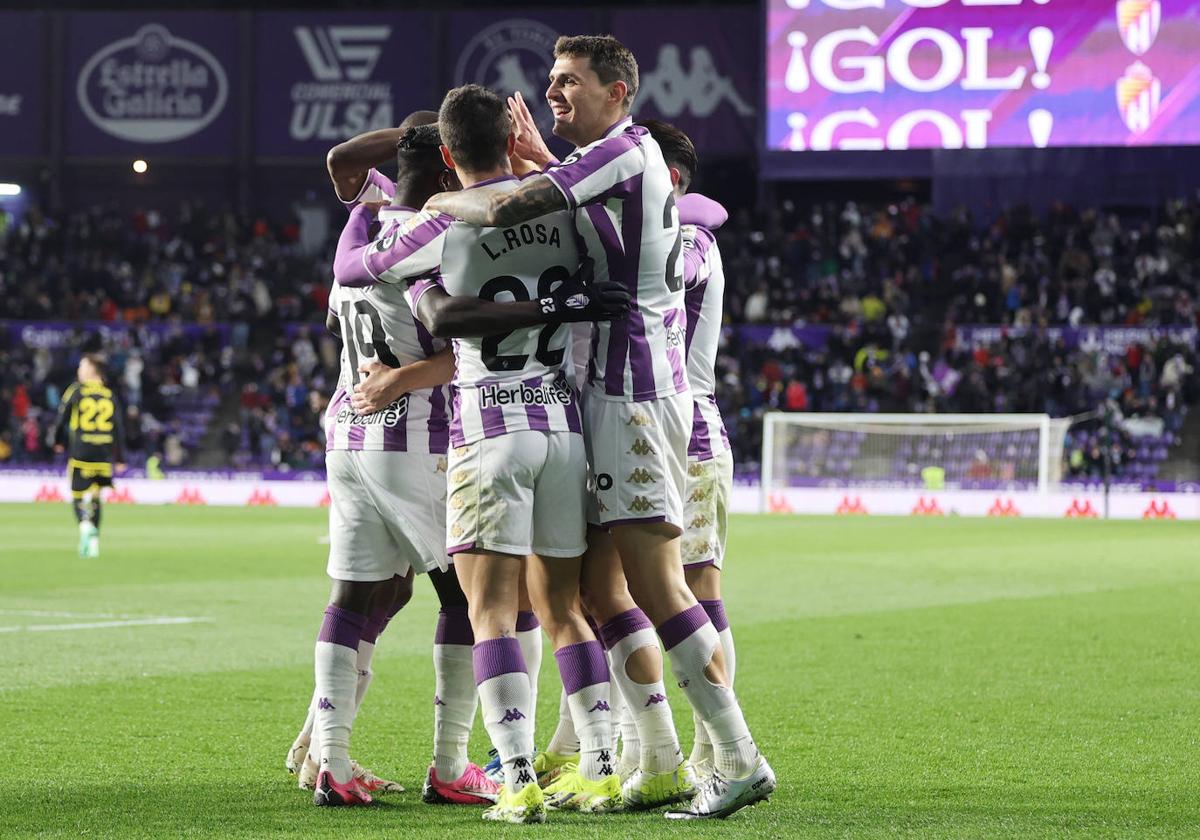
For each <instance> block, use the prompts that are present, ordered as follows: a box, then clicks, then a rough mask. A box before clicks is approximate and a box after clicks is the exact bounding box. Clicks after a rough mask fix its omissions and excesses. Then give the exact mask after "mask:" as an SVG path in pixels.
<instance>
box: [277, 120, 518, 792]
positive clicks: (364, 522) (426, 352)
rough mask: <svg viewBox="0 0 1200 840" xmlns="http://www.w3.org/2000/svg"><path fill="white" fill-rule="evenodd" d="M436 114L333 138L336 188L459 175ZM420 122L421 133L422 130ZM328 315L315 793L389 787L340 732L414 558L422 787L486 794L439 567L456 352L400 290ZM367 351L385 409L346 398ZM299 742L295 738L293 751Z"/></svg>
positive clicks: (343, 298) (419, 188)
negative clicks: (336, 359)
mask: <svg viewBox="0 0 1200 840" xmlns="http://www.w3.org/2000/svg"><path fill="white" fill-rule="evenodd" d="M434 116H435V115H433V114H430V113H429V112H425V113H424V114H421V113H418V114H415V115H413V116H412V117H410V118H409V119H408V120H406V121H405V123H403V124H402V125H401V126H400V128H399V129H395V130H386V131H384V132H373V133H372V134H370V135H365V136H363V137H361V138H356V139H355V140H354V141H349V142H348V143H347V144H343V145H342V146H341V147H338V149H337V150H335V151H336V154H331V155H330V161H329V164H330V167H329V168H330V175H331V177H332V178H333V181H334V184H335V187H336V189H337V191H338V193H339V197H341V198H343V199H344V200H345V199H346V196H348V195H349V196H353V198H351V199H349V200H347V203H348V204H351V205H354V204H357V203H358V202H359V201H360V200H362V199H363V198H364V197H368V198H387V197H389V196H390V197H391V198H392V207H391V208H389V209H387V210H381V214H382V215H383V216H384V217H385V218H387V217H388V216H389V214H393V215H394V216H396V217H399V218H403V217H404V216H406V215H411V214H412V213H413V211H412V210H411V209H405V208H406V207H411V206H412V205H414V204H420V203H421V202H422V201H423V200H424V199H425V198H426V197H427V196H428V195H429V194H430V193H431V192H433V191H435V190H437V189H439V188H442V189H444V188H446V187H447V186H457V182H456V180H455V179H454V177H453V173H450V172H448V171H447V170H446V168H445V167H444V166H442V165H441V161H440V156H439V155H438V153H437V146H438V142H437V134H436V128H435V127H433V126H428V125H427V123H428V122H429V120H430V119H432V118H433V117H434ZM422 125H424V126H425V128H426V131H425V135H428V136H425V138H424V140H422V132H421V128H420V127H419V126H422ZM397 135H399V136H400V143H399V146H397ZM356 141H357V142H356ZM389 148H390V149H391V150H392V151H387V150H388V149H389ZM392 153H395V154H396V156H397V160H398V163H399V175H398V178H399V180H398V182H397V184H396V185H395V186H393V185H392V184H391V182H389V181H388V180H387V179H386V178H384V177H382V176H381V175H380V174H379V172H378V171H377V170H375V169H374V168H373V166H374V165H375V164H376V163H381V162H382V159H383V158H384V156H385V155H390V154H392ZM356 162H357V166H358V169H359V175H358V176H357V177H355V175H354V173H353V172H351V173H349V174H348V175H347V174H346V172H345V170H346V169H347V168H351V169H353V168H354V167H355V166H356ZM364 162H365V165H364ZM328 323H329V326H330V328H331V329H333V330H334V331H335V332H338V333H339V334H340V335H341V337H342V340H343V341H342V354H341V376H340V380H339V388H338V391H337V392H336V393H335V394H334V397H333V399H332V400H331V402H330V405H329V408H328V410H327V413H326V437H327V450H328V451H327V456H326V465H327V469H328V473H329V488H330V496H331V504H330V529H329V530H330V557H329V574H330V577H331V578H333V580H334V585H333V593H332V597H331V603H330V606H329V608H328V609H327V610H326V613H325V620H324V622H323V624H322V628H321V632H320V635H319V636H318V640H317V645H316V652H315V655H316V691H315V694H314V701H315V702H314V707H313V710H312V717H313V719H314V723H313V724H312V728H313V732H312V737H311V743H310V744H309V745H308V756H307V758H308V760H309V761H316V762H319V772H318V773H317V774H316V779H315V783H314V788H315V789H314V794H313V799H314V802H315V803H316V804H318V805H361V804H368V803H370V801H371V797H370V792H371V789H372V788H373V789H375V790H389V789H391V790H394V789H396V788H397V787H398V785H395V783H389V782H387V781H386V780H380V779H377V778H376V777H374V776H373V774H370V773H369V772H364V771H362V770H361V768H358V767H357V765H355V764H354V763H353V762H351V761H350V759H349V737H350V729H351V725H352V723H353V719H354V715H355V713H356V711H357V708H358V706H359V705H360V703H361V702H362V696H363V694H364V692H365V691H366V687H367V685H368V684H369V682H370V676H371V671H370V660H371V657H372V654H373V652H374V644H375V641H376V639H377V638H378V635H379V633H380V632H382V630H383V628H384V627H385V626H386V623H387V620H388V619H389V618H390V617H391V615H393V614H394V613H395V612H396V610H398V609H399V608H400V607H401V606H403V604H404V603H406V602H407V600H408V598H409V597H411V580H412V571H413V570H417V571H427V572H430V576H431V578H433V582H434V586H435V588H436V589H437V591H438V595H439V599H440V600H441V602H442V611H441V614H440V615H439V620H438V630H437V635H436V637H435V644H434V665H435V675H436V676H435V678H436V681H437V688H436V691H435V700H434V703H435V708H434V761H433V764H432V765H431V766H430V769H429V774H428V777H427V779H426V785H425V789H424V791H423V796H424V798H425V799H426V801H435V802H461V803H481V804H482V803H488V802H490V801H492V800H494V798H495V793H496V786H495V785H494V784H493V783H491V782H490V781H488V780H487V779H486V778H485V777H484V776H483V773H482V771H481V770H480V768H479V767H478V766H476V765H473V764H470V763H469V762H468V761H467V758H466V747H467V741H468V738H469V736H470V729H471V724H472V721H473V718H474V715H475V690H474V685H473V683H472V682H471V680H470V672H469V669H467V668H464V667H463V665H464V654H465V657H467V658H469V656H470V650H471V648H470V645H471V642H472V639H471V636H470V626H469V623H468V622H467V616H466V599H465V596H464V595H463V594H462V590H461V587H459V586H458V585H457V581H456V578H455V577H454V575H453V573H452V572H450V573H447V570H446V555H445V551H444V550H443V547H442V536H443V534H444V530H445V452H446V445H447V440H448V437H449V418H448V416H447V412H446V395H445V392H444V390H443V388H442V386H443V385H444V383H445V382H447V381H448V380H449V378H450V376H451V375H452V371H453V358H452V356H451V355H450V354H449V351H448V350H447V349H445V348H444V346H443V345H444V342H439V341H437V340H435V339H434V338H433V337H432V336H430V335H429V334H428V332H427V331H425V330H424V329H423V328H421V326H420V325H419V324H418V323H416V322H415V320H414V319H413V317H412V314H411V311H410V310H409V307H408V303H407V301H406V300H405V298H404V295H403V292H402V290H399V289H394V288H391V287H377V288H361V289H355V288H348V287H341V286H335V288H334V290H333V293H332V294H331V297H330V312H329V318H328ZM368 359H371V360H374V361H377V362H379V363H381V364H382V365H383V366H384V367H386V368H388V369H390V371H389V373H388V374H387V376H388V377H389V381H390V385H391V387H392V389H393V390H394V391H395V392H396V396H395V399H394V400H393V401H392V402H391V403H390V404H388V405H387V406H386V407H384V408H383V409H382V410H380V411H377V412H374V413H371V414H368V415H362V414H359V413H357V412H355V411H354V410H353V409H352V408H351V400H352V394H353V390H354V389H355V388H356V387H357V386H359V385H361V384H362V375H363V371H364V370H370V369H372V368H371V367H370V366H368V365H364V364H363V362H364V360H368ZM392 371H394V373H393V372H392ZM378 375H381V376H383V375H385V374H383V373H382V372H379V374H378ZM468 661H469V659H468ZM464 676H465V679H464ZM306 726H307V725H306ZM302 736H303V733H302ZM302 741H303V737H301V738H298V739H297V745H296V746H294V747H293V754H294V752H295V750H296V749H298V748H302V746H301V745H302ZM290 757H291V754H290ZM293 760H294V759H293ZM308 766H310V765H308V764H307V762H306V768H302V771H301V784H302V786H303V784H304V781H305V778H304V776H305V773H306V771H307V772H311V771H310V770H307V767H308ZM443 780H445V781H443Z"/></svg>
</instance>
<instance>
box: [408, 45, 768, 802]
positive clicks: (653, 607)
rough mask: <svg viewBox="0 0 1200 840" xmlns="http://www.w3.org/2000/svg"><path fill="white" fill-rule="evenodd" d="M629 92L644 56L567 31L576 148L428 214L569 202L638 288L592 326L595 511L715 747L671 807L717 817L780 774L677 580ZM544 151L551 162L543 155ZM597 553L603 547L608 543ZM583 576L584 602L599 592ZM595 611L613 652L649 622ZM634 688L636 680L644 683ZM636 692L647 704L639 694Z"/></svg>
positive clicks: (557, 119)
mask: <svg viewBox="0 0 1200 840" xmlns="http://www.w3.org/2000/svg"><path fill="white" fill-rule="evenodd" d="M636 92H637V63H636V61H635V60H634V58H633V55H632V54H631V53H630V52H629V50H628V49H626V48H625V47H624V46H623V45H621V44H620V43H619V42H617V41H616V40H615V39H613V38H611V37H607V36H578V37H572V38H560V39H559V40H558V42H557V43H556V44H555V63H554V67H553V68H552V70H551V76H550V87H549V89H548V90H547V93H546V98H547V100H548V101H549V103H550V106H551V110H552V111H553V113H554V132H555V133H556V134H557V135H559V136H560V137H563V138H564V139H567V140H569V141H571V142H573V143H575V144H576V146H577V148H576V151H575V152H574V153H572V154H571V155H569V156H568V157H567V159H566V160H565V161H563V162H562V163H561V164H559V165H555V166H550V167H549V168H548V169H547V170H546V171H545V174H543V175H540V176H533V177H529V178H526V179H525V180H524V181H522V182H521V185H520V186H519V187H518V188H516V189H507V190H497V189H487V190H467V191H464V192H462V193H441V194H439V195H437V196H434V197H433V198H432V199H431V200H430V201H429V202H428V203H427V204H426V208H427V209H429V210H433V211H438V212H444V213H449V214H451V215H453V216H455V217H456V218H458V219H460V220H462V221H463V222H468V223H471V224H476V225H483V226H501V227H511V226H513V225H518V224H520V223H522V222H527V221H528V220H530V219H532V218H535V217H537V216H540V215H543V214H545V213H548V212H553V211H555V210H562V209H571V210H575V211H576V212H575V218H576V227H577V229H578V231H579V233H580V235H581V237H582V238H583V240H584V242H585V244H586V248H587V253H588V255H589V256H591V257H593V258H595V259H596V276H597V277H598V278H611V279H613V280H617V281H619V282H621V283H623V284H625V285H626V287H627V288H628V289H629V290H630V293H631V295H633V297H634V300H635V303H636V306H635V309H634V311H632V312H631V313H630V315H629V317H628V318H626V319H624V320H623V321H620V322H616V323H614V324H611V325H608V324H598V325H597V327H596V330H595V332H594V335H593V345H592V346H593V351H594V352H593V359H592V364H591V370H590V371H589V381H590V387H589V390H588V394H587V400H586V402H585V407H584V408H585V426H586V429H587V437H588V442H589V456H590V459H591V469H592V474H593V477H594V480H595V487H596V492H595V501H596V506H597V513H598V516H597V519H598V524H600V525H603V526H606V527H608V528H609V529H610V532H611V544H612V546H613V547H615V549H616V551H617V553H618V554H619V556H620V561H621V566H622V568H623V569H624V573H625V577H626V579H627V580H628V585H629V589H630V592H631V593H632V595H633V598H634V600H635V601H636V602H637V603H638V605H639V606H640V607H641V608H642V610H644V611H645V613H646V614H647V615H648V616H649V618H650V619H651V620H652V621H653V622H654V624H655V625H656V626H657V630H658V634H659V637H660V638H661V639H662V641H663V644H664V646H665V647H666V649H667V651H668V654H669V655H670V658H671V664H672V668H673V671H674V673H675V677H676V679H677V680H678V682H679V684H680V686H681V687H682V688H683V690H684V693H685V694H686V696H687V697H688V700H689V701H690V702H691V704H692V707H693V708H694V709H695V710H696V712H697V713H698V714H699V715H700V717H701V720H702V721H703V722H704V725H705V726H706V728H707V729H708V731H709V734H710V736H711V738H712V741H713V747H714V758H715V765H716V766H715V769H714V772H713V774H712V775H711V776H710V777H709V779H707V780H706V782H705V784H704V786H703V787H702V788H701V789H700V790H699V792H698V793H697V795H696V796H695V797H694V799H693V800H692V802H691V805H690V806H689V807H687V808H686V809H683V810H679V811H672V812H669V813H668V815H667V816H668V817H672V818H679V819H694V818H706V817H724V816H727V815H729V814H731V813H733V812H735V811H737V810H739V809H741V808H743V807H745V806H747V805H749V804H751V803H753V802H756V801H758V800H760V799H764V798H766V797H767V796H769V794H770V793H771V791H772V790H773V789H774V787H775V777H774V774H773V772H772V771H771V768H770V766H769V765H768V764H767V762H766V760H765V758H764V757H763V756H762V755H761V754H760V753H759V752H758V749H757V747H756V746H755V745H754V742H753V740H752V738H751V736H750V732H749V729H748V728H747V726H746V723H745V720H744V718H743V716H742V712H741V708H740V707H739V705H738V703H737V700H736V698H735V697H734V694H733V691H732V689H730V688H729V685H728V676H727V674H726V669H725V663H724V659H725V657H724V654H723V652H722V650H721V644H720V638H719V636H718V633H717V631H716V629H715V628H714V627H713V625H712V622H711V621H710V620H709V618H708V615H707V614H706V613H705V611H704V608H703V607H702V606H700V605H699V604H698V603H697V601H696V598H695V596H693V595H692V592H691V590H690V589H689V588H688V586H687V582H686V580H685V579H684V575H683V567H682V560H681V553H680V535H681V533H682V529H683V526H684V519H683V493H684V483H685V474H686V466H685V464H686V458H687V446H688V440H689V438H690V432H691V426H692V400H691V396H690V394H689V392H688V384H687V377H686V372H685V367H684V350H683V345H684V343H685V341H686V321H685V314H684V311H683V305H684V302H683V270H682V250H683V242H682V236H681V234H680V231H679V224H678V219H677V213H676V209H675V197H674V189H673V185H672V184H671V177H670V173H669V171H668V168H667V166H666V164H665V163H664V161H663V159H662V153H661V151H660V149H659V147H658V144H657V143H655V142H654V140H653V138H651V137H650V135H649V132H648V131H647V130H646V129H645V128H641V127H638V126H634V125H633V124H632V120H631V119H630V117H629V109H630V106H631V104H632V101H633V97H634V95H635V94H636ZM544 161H545V162H546V163H549V161H550V155H549V151H548V150H546V151H545V152H544ZM537 162H541V161H537ZM589 550H590V551H592V552H598V553H608V552H609V548H608V546H607V545H606V541H605V540H603V539H599V540H596V541H594V542H592V543H591V544H590V546H589ZM602 565H603V564H602V563H598V567H602ZM585 583H586V584H587V594H588V596H589V599H590V596H591V595H592V594H593V593H595V592H598V591H599V590H596V589H594V588H593V587H592V586H591V585H590V583H588V582H587V581H585ZM589 606H592V604H591V602H590V600H589ZM593 609H595V607H593ZM594 614H596V613H594ZM597 617H598V618H604V619H607V620H608V623H609V633H608V634H607V635H608V639H606V641H607V640H611V641H612V644H610V653H611V652H612V651H613V649H618V650H619V645H620V643H621V642H622V641H623V640H624V639H625V638H626V637H629V636H632V635H634V634H636V633H638V632H641V631H643V630H645V629H647V628H645V627H644V626H640V624H639V623H638V622H634V621H621V622H619V623H618V624H616V625H613V622H614V621H617V619H619V618H621V617H620V616H605V615H603V613H602V612H599V614H597ZM602 629H603V628H602ZM643 650H645V651H646V652H647V653H646V654H645V656H646V657H647V658H652V657H653V656H654V654H653V653H651V652H650V651H651V648H650V646H649V645H645V644H639V645H638V646H637V647H636V648H635V649H634V650H628V649H626V650H623V651H621V652H620V657H621V659H622V661H621V662H620V667H617V663H616V657H615V658H614V669H613V671H614V674H616V675H617V677H616V678H617V680H618V681H619V683H620V685H621V688H622V689H623V690H625V689H627V688H628V686H629V685H630V682H631V681H629V680H623V679H622V675H621V672H622V671H624V672H625V674H626V675H630V674H632V673H633V672H632V671H631V670H630V666H631V664H633V665H635V670H640V669H641V665H642V664H644V663H629V662H628V659H629V658H630V656H631V655H632V654H634V653H636V654H638V655H641V653H642V651H643ZM640 685H644V683H643V684H640ZM633 690H634V691H638V690H641V688H640V686H639V685H636V684H635V685H634V688H633ZM649 699H650V700H653V699H657V698H654V697H651V698H649ZM663 699H665V695H664V697H663ZM627 700H630V701H631V702H630V705H631V707H633V708H635V709H636V708H638V704H637V703H636V702H632V700H633V698H631V697H628V696H627ZM652 705H657V704H656V703H655V704H652ZM644 740H645V738H644V737H643V741H644ZM676 743H677V741H676ZM644 748H645V744H644V743H643V749H644ZM681 758H682V757H681ZM662 775H663V774H653V775H651V774H648V773H647V770H646V768H645V767H643V768H641V771H640V772H639V773H636V774H634V776H633V777H631V778H630V779H629V780H627V781H626V782H625V785H624V793H625V797H626V801H627V802H633V803H639V802H640V803H647V804H649V803H651V802H657V801H661V797H662V796H663V795H664V794H669V793H671V790H670V788H672V787H674V789H675V790H677V791H679V792H680V793H682V792H683V790H684V788H685V787H686V786H687V783H688V781H689V780H688V778H686V777H687V776H690V773H688V772H687V770H686V765H685V763H684V762H682V761H680V765H679V766H678V767H677V769H676V770H675V771H674V772H673V773H672V774H670V775H669V776H668V778H667V781H666V783H665V784H664V783H662V782H660V780H659V778H655V776H657V777H660V778H661V776H662Z"/></svg>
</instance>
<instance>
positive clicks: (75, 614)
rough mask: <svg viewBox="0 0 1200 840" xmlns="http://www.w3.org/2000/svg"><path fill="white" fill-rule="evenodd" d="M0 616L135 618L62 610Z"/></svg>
mask: <svg viewBox="0 0 1200 840" xmlns="http://www.w3.org/2000/svg"><path fill="white" fill-rule="evenodd" d="M0 615H24V616H29V617H30V618H136V616H132V615H126V614H122V613H96V612H65V611H63V610H8V609H0Z"/></svg>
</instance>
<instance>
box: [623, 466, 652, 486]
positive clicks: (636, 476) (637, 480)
mask: <svg viewBox="0 0 1200 840" xmlns="http://www.w3.org/2000/svg"><path fill="white" fill-rule="evenodd" d="M625 480H626V481H628V482H629V483H630V484H638V485H642V484H657V483H658V482H657V481H656V480H655V478H654V476H652V475H650V471H649V470H647V469H646V468H645V467H638V468H637V469H636V470H634V471H633V472H631V473H630V474H629V478H627V479H625Z"/></svg>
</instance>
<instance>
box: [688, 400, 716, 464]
mask: <svg viewBox="0 0 1200 840" xmlns="http://www.w3.org/2000/svg"><path fill="white" fill-rule="evenodd" d="M712 456H713V451H712V441H711V440H710V439H709V436H708V420H707V419H706V418H705V417H704V413H703V412H702V411H701V410H700V403H699V402H693V403H692V437H691V440H689V441H688V457H689V458H699V459H701V460H702V461H707V460H708V459H710V458H712Z"/></svg>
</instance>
